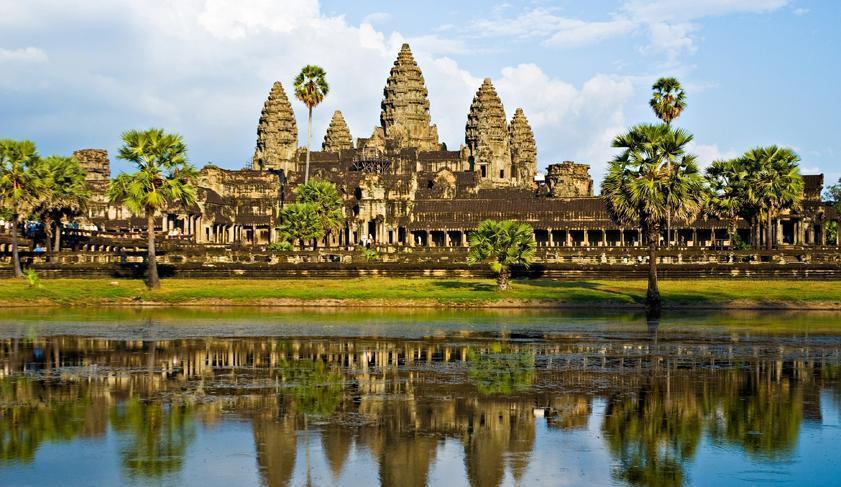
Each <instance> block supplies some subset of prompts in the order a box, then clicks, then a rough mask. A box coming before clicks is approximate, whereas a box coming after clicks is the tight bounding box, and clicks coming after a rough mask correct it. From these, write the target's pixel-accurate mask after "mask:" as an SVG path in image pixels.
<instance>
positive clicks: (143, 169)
mask: <svg viewBox="0 0 841 487" xmlns="http://www.w3.org/2000/svg"><path fill="white" fill-rule="evenodd" d="M118 157H119V158H120V159H124V160H126V161H131V162H133V163H134V164H135V165H136V166H137V172H135V173H133V174H120V175H119V176H117V177H116V178H114V180H113V181H111V186H110V188H109V190H108V197H109V199H110V200H111V202H112V203H120V204H122V205H124V206H125V207H126V208H128V210H129V211H131V212H132V213H133V214H135V215H137V216H145V217H146V233H147V238H148V263H147V266H146V284H147V286H149V288H150V289H155V288H159V287H161V282H160V278H159V277H158V265H157V262H156V259H155V213H157V212H159V211H162V210H165V209H167V208H169V207H170V206H172V205H177V206H181V207H187V206H190V205H192V204H193V203H194V202H195V201H196V178H197V172H196V170H195V168H193V166H191V165H190V164H189V163H188V162H187V146H186V145H184V141H183V139H182V138H181V136H180V135H177V134H168V133H166V132H164V131H163V130H161V129H149V130H145V131H139V130H129V131H128V132H125V133H124V134H123V146H122V147H120V150H119V156H118Z"/></svg>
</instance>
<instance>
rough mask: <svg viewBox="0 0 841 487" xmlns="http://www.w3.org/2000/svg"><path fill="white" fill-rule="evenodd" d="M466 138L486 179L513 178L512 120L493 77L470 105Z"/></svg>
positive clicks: (482, 175) (480, 89)
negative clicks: (510, 136)
mask: <svg viewBox="0 0 841 487" xmlns="http://www.w3.org/2000/svg"><path fill="white" fill-rule="evenodd" d="M464 139H465V142H466V143H467V148H468V150H469V151H470V157H472V158H473V168H474V171H477V172H480V173H481V177H482V178H483V179H490V180H493V181H503V180H510V178H511V176H512V175H511V146H510V140H509V133H508V121H507V120H506V118H505V108H503V106H502V101H501V100H500V99H499V96H498V95H497V94H496V89H495V88H494V86H493V83H491V80H490V78H485V80H484V81H483V82H482V86H480V87H479V90H478V91H476V96H475V97H473V103H471V104H470V112H469V113H468V114H467V125H466V127H465V137H464Z"/></svg>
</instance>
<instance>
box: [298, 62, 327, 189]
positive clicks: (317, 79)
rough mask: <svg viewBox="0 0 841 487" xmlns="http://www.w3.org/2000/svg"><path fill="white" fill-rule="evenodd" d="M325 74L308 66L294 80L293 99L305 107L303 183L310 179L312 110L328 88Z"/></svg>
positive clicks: (319, 69) (316, 67)
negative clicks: (305, 136)
mask: <svg viewBox="0 0 841 487" xmlns="http://www.w3.org/2000/svg"><path fill="white" fill-rule="evenodd" d="M326 75H327V73H326V72H325V71H324V69H322V68H321V67H320V66H313V65H311V64H308V65H306V66H304V68H303V69H301V72H300V73H299V74H298V76H297V77H296V78H295V98H297V99H299V100H301V101H302V102H303V103H304V105H306V106H307V110H308V117H309V118H308V119H307V166H306V169H305V171H304V182H307V181H309V179H310V145H311V143H312V109H313V108H315V107H316V106H318V104H319V103H321V101H322V100H324V97H325V96H327V93H328V92H329V91H330V87H329V86H328V85H327V81H326V80H325V76H326Z"/></svg>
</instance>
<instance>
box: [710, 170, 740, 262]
mask: <svg viewBox="0 0 841 487" xmlns="http://www.w3.org/2000/svg"><path fill="white" fill-rule="evenodd" d="M747 177H748V173H747V171H746V170H745V166H744V164H742V163H741V160H740V159H731V160H727V161H714V162H713V163H712V164H711V165H710V167H708V168H707V173H706V177H705V179H706V182H707V189H708V191H707V192H706V194H705V196H706V198H707V200H706V201H705V202H704V209H705V210H706V211H707V212H708V213H709V214H711V215H712V216H714V217H716V218H719V219H721V220H723V221H725V222H727V233H728V237H729V239H730V247H731V248H734V247H735V245H736V241H737V240H738V234H737V233H736V225H737V224H738V222H739V217H740V216H742V215H743V214H744V213H745V211H746V209H747V208H748V205H749V201H748V186H747V184H746V181H747Z"/></svg>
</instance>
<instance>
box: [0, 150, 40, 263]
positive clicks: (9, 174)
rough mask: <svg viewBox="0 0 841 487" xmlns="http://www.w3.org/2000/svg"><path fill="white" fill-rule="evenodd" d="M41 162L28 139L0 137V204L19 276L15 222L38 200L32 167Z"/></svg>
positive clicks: (37, 185)
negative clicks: (7, 222)
mask: <svg viewBox="0 0 841 487" xmlns="http://www.w3.org/2000/svg"><path fill="white" fill-rule="evenodd" d="M40 163H41V158H40V157H39V156H38V152H37V151H36V150H35V144H34V143H32V142H30V141H28V140H21V141H17V140H9V139H5V140H0V206H1V207H2V208H4V209H5V210H6V211H7V213H8V214H9V216H10V217H11V218H10V219H11V223H12V267H13V269H14V273H15V277H23V271H22V270H21V268H20V254H19V253H18V225H19V224H20V218H21V216H26V215H27V214H28V213H29V212H30V211H32V209H33V208H34V206H35V204H36V202H37V201H38V194H39V188H40V182H39V180H38V178H37V177H35V175H34V169H35V168H36V167H37V166H38V164H40Z"/></svg>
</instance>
